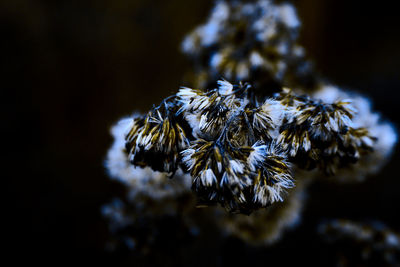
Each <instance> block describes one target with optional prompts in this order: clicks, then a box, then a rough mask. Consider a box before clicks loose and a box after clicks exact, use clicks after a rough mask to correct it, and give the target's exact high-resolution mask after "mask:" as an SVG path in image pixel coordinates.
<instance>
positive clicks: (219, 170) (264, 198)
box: [103, 0, 397, 249]
mask: <svg viewBox="0 0 400 267" xmlns="http://www.w3.org/2000/svg"><path fill="white" fill-rule="evenodd" d="M299 26H300V22H299V21H298V19H297V16H296V14H295V10H294V8H293V7H292V6H291V5H288V4H281V5H276V4H273V3H272V1H268V0H260V1H255V2H254V3H246V4H243V3H240V2H239V1H232V2H229V3H228V2H225V1H218V2H217V3H216V6H215V8H214V9H213V11H212V13H211V15H210V18H209V20H208V21H207V22H206V23H205V24H204V25H201V26H199V27H198V28H197V29H195V30H194V31H193V32H192V33H190V34H189V35H188V37H187V38H186V39H185V41H184V42H183V45H182V47H183V51H184V52H185V53H186V54H187V55H188V56H189V57H190V58H191V59H193V61H194V76H195V77H196V79H195V80H196V82H195V84H197V85H200V86H198V88H208V90H201V89H191V88H186V87H183V88H180V89H179V91H178V92H177V93H176V94H174V95H171V96H169V97H167V98H165V99H164V100H163V101H162V102H161V103H160V105H158V106H156V107H154V108H152V109H151V110H150V111H149V112H148V113H147V114H146V115H140V114H135V115H133V116H132V117H131V118H126V119H122V120H121V121H120V122H119V123H118V124H117V125H116V126H114V127H113V129H112V134H113V136H114V139H115V141H114V145H113V146H112V148H111V149H110V151H109V153H108V156H107V161H106V165H107V169H108V170H109V174H110V176H111V177H113V178H115V179H117V180H119V181H120V182H122V183H124V184H125V185H126V186H127V188H128V189H129V193H128V195H127V197H126V200H125V201H122V200H116V201H114V202H113V203H112V204H110V205H108V206H105V207H104V209H103V214H104V215H105V216H106V217H108V218H109V219H110V221H111V222H112V223H111V225H110V226H111V228H112V230H113V231H114V232H118V233H121V239H122V240H123V241H124V242H125V243H126V244H128V246H131V245H132V244H136V247H140V248H141V249H145V248H146V247H150V246H151V243H152V242H154V240H155V239H157V237H155V236H154V232H152V231H151V229H149V227H150V228H151V227H153V228H154V229H155V228H157V229H158V228H162V227H163V226H162V225H163V222H164V221H165V220H166V218H170V219H172V220H174V223H175V224H176V225H179V226H180V227H181V228H182V229H181V232H185V233H187V235H194V233H198V232H199V231H200V230H199V229H204V228H207V227H208V226H210V225H211V226H212V227H215V228H217V229H218V233H221V235H227V236H235V237H237V238H240V239H242V240H244V241H245V242H248V243H252V244H270V243H272V242H274V241H276V240H277V239H279V237H280V236H281V233H282V232H283V231H284V230H285V229H286V228H288V227H290V226H292V225H294V224H295V223H296V222H297V221H298V220H299V217H300V215H299V214H300V210H301V207H302V206H303V199H304V195H305V193H306V187H307V185H308V184H309V182H310V181H312V180H313V179H330V180H334V181H342V182H352V181H362V180H363V179H364V178H365V177H366V175H368V174H370V173H374V172H376V171H378V170H379V169H380V168H381V167H382V166H383V164H384V163H385V162H386V160H387V159H388V158H389V156H390V154H391V152H392V150H393V147H394V144H395V143H396V140H397V136H396V133H395V131H394V129H393V126H392V125H391V124H390V123H389V122H385V121H383V120H382V119H381V116H380V115H379V114H378V113H376V112H373V111H372V108H371V102H370V101H369V100H368V99H366V98H365V97H364V96H361V95H358V94H355V93H352V92H349V91H343V90H341V89H339V88H337V87H335V86H331V85H327V84H323V83H322V82H321V81H320V80H318V78H317V76H316V75H315V74H314V73H313V72H312V70H311V68H309V63H308V62H307V61H306V60H305V58H304V52H303V49H302V48H301V47H300V46H299V45H298V44H297V43H296V39H297V35H298V29H299ZM220 77H225V78H227V79H229V80H230V81H232V83H230V82H228V81H227V80H221V78H220ZM218 79H219V80H218ZM248 81H249V83H248ZM317 81H318V82H317ZM284 85H290V88H291V89H289V88H288V87H284ZM306 92H307V93H306ZM170 178H172V179H170ZM193 192H194V194H193ZM123 203H125V204H123ZM216 203H219V204H220V205H219V206H218V205H217V206H215V207H208V208H207V209H196V208H195V207H196V204H197V207H199V206H213V204H216ZM220 206H222V207H224V208H225V209H227V210H228V211H230V213H227V212H225V211H224V210H222V209H221V208H220ZM236 213H241V214H236ZM242 214H246V216H244V215H242ZM249 214H251V215H250V216H247V215H249ZM199 218H203V219H201V220H200V219H199ZM204 221H207V224H208V226H207V227H204ZM127 229H130V231H129V230H127ZM132 229H133V230H132ZM144 229H146V230H144ZM147 232H148V234H144V233H147ZM129 244H130V245H129Z"/></svg>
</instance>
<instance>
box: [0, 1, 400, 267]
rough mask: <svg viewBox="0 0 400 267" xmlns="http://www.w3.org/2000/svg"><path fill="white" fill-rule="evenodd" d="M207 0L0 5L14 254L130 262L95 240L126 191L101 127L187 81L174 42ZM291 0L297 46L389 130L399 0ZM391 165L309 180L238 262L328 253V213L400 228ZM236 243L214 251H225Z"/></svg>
mask: <svg viewBox="0 0 400 267" xmlns="http://www.w3.org/2000/svg"><path fill="white" fill-rule="evenodd" d="M212 3H213V1H211V0H203V1H184V0H168V1H166V0H115V1H105V0H96V1H90V0H87V1H75V0H68V1H67V0H65V1H46V0H42V1H40V0H37V1H31V0H4V1H1V2H0V34H1V35H0V36H1V37H2V39H1V42H0V50H1V56H0V70H1V72H0V73H1V77H2V85H1V96H2V97H1V100H2V104H1V106H2V109H3V112H2V118H3V122H2V123H1V130H2V132H3V133H5V134H6V135H8V137H7V138H4V139H3V140H4V145H5V148H6V149H5V151H6V153H4V154H5V155H4V156H5V157H6V160H5V161H3V164H4V165H5V167H6V168H5V170H6V171H5V172H3V175H2V176H3V177H2V180H3V182H5V187H4V188H5V193H6V199H5V200H4V201H3V205H2V206H3V207H4V208H5V209H4V211H3V220H4V221H5V222H6V223H7V227H6V228H3V231H4V234H5V236H6V239H5V244H6V246H7V248H8V249H10V251H14V252H15V251H16V252H17V253H18V254H16V255H18V256H16V257H14V258H13V260H14V262H15V263H18V262H22V261H28V262H35V261H39V262H41V263H46V264H55V263H56V264H57V263H59V262H61V263H62V262H67V263H87V264H91V265H94V264H97V265H99V264H104V265H113V266H118V265H123V264H127V265H129V264H134V263H135V260H137V259H132V258H131V257H130V256H129V253H119V254H118V253H117V254H115V253H114V254H112V253H109V252H106V251H105V250H104V246H105V242H106V241H107V240H108V238H109V235H110V233H109V232H108V228H107V222H106V221H105V220H104V219H102V216H101V214H100V207H101V205H103V204H105V203H106V202H108V201H110V199H111V198H112V197H114V196H117V195H121V194H123V193H124V188H123V186H122V185H120V184H118V183H115V182H112V181H110V180H109V178H108V177H107V174H106V171H105V168H104V166H103V161H104V158H105V154H106V152H107V149H108V148H109V146H110V145H111V142H112V139H111V136H110V134H109V129H110V126H111V125H112V124H113V123H115V122H116V121H117V120H118V119H119V118H120V117H122V116H126V115H130V114H131V113H132V112H133V111H147V110H148V109H149V108H151V107H152V104H154V103H158V102H159V101H160V100H161V99H162V98H164V97H166V96H168V95H170V94H172V93H174V92H176V90H177V89H178V88H179V86H180V85H182V84H184V81H183V76H184V74H185V72H186V70H188V68H191V65H190V62H189V60H187V59H186V58H185V57H184V56H183V55H182V54H181V53H180V51H179V47H180V42H181V41H182V39H183V37H184V36H185V34H186V33H188V32H189V31H190V30H192V29H193V28H194V27H195V26H196V25H198V24H200V23H202V22H204V21H205V19H206V16H207V14H208V12H209V11H210V8H211V6H212ZM292 3H293V4H294V5H295V6H296V7H297V9H298V15H299V17H300V19H301V20H302V22H303V26H302V30H301V38H300V40H301V44H303V46H304V47H305V48H306V51H307V54H308V56H309V58H311V59H312V61H313V62H314V64H315V66H316V68H317V70H318V71H319V72H320V73H321V74H322V75H323V76H325V77H327V79H329V80H330V81H332V83H334V84H337V85H339V86H341V87H343V88H349V89H353V90H357V91H359V92H362V93H364V94H367V95H368V96H370V97H371V99H373V101H374V108H375V109H376V110H379V111H380V112H382V114H383V115H384V116H385V117H386V118H388V119H390V120H391V121H392V122H394V123H395V124H396V125H397V127H398V124H399V122H400V119H399V115H398V112H397V111H398V106H399V103H400V102H399V97H400V93H399V90H400V49H399V47H400V23H399V19H398V18H399V13H398V8H396V7H395V2H392V1H388V0H382V1H378V2H370V3H368V2H366V1H361V0H353V1H345V0H325V1H320V0H299V1H292ZM185 85H189V86H190V84H185ZM9 140H12V141H9ZM399 164H400V154H399V152H398V149H397V148H396V149H395V154H394V156H393V158H392V160H391V161H390V162H389V164H387V165H386V166H385V167H384V168H383V170H382V171H381V172H380V173H379V175H375V176H372V177H370V178H369V179H368V180H367V182H365V183H362V184H355V185H341V186H340V185H332V184H323V183H317V184H314V185H313V186H312V187H311V190H310V193H309V196H308V200H307V207H306V209H305V211H304V212H303V220H302V224H301V225H300V226H299V227H298V228H297V229H296V230H295V231H293V232H289V233H287V234H286V235H285V237H284V239H283V240H282V242H281V243H279V244H278V245H277V246H275V247H274V248H273V249H270V250H262V249H257V250H242V253H243V254H242V255H241V256H237V257H238V258H236V259H235V262H236V263H248V261H250V262H255V261H257V260H259V259H262V258H264V259H265V258H268V255H272V254H273V255H274V257H275V258H280V257H282V258H285V257H286V258H287V256H286V255H292V256H291V257H290V258H291V260H292V261H293V260H296V261H299V262H302V261H304V262H310V263H323V262H324V261H325V260H326V258H324V257H325V256H326V255H325V254H323V253H322V254H319V252H318V242H317V241H315V242H314V240H316V238H317V237H316V236H315V232H316V226H317V224H318V223H319V221H320V220H321V219H324V218H349V219H354V220H361V219H367V220H368V219H374V220H381V221H383V222H385V223H386V224H387V225H388V226H389V227H391V228H392V229H394V230H397V231H399V230H400V228H399V225H400V216H399V215H398V213H399V211H400V204H399V203H400V194H399V192H400V189H399V188H400V179H399V178H400V177H399V171H398V169H397V168H398V166H399ZM233 244H235V243H233ZM232 246H233V245H231V247H232ZM231 247H228V248H226V249H224V250H223V251H221V252H220V254H221V255H222V256H224V255H225V256H226V257H227V258H229V254H230V253H232V251H231ZM199 254H200V255H199V257H207V255H202V254H201V253H199ZM286 261H290V259H286ZM229 262H230V261H229V260H224V261H223V265H227V264H228V263H229ZM136 263H138V262H137V261H136ZM139 263H140V261H139ZM139 265H140V264H139Z"/></svg>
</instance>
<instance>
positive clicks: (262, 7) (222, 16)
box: [182, 0, 313, 89]
mask: <svg viewBox="0 0 400 267" xmlns="http://www.w3.org/2000/svg"><path fill="white" fill-rule="evenodd" d="M299 28H300V21H299V19H298V17H297V15H296V11H295V9H294V7H293V6H292V5H290V4H287V3H284V4H274V3H273V1H270V0H260V1H255V2H254V3H242V2H240V1H230V2H228V1H217V3H216V5H215V7H214V8H213V10H212V12H211V14H210V16H209V18H208V20H207V22H206V23H204V24H203V25H200V26H199V27H197V28H196V29H194V30H193V31H192V32H191V33H190V34H188V36H187V37H186V38H185V40H184V41H183V43H182V50H183V52H184V53H185V54H186V55H187V56H188V57H189V58H191V59H192V60H193V61H194V65H195V68H196V70H195V80H196V85H198V86H209V85H210V83H213V82H215V80H216V79H218V78H219V77H221V76H222V77H225V78H227V79H229V80H230V81H233V82H239V81H251V82H252V84H253V85H254V86H255V87H256V88H259V87H260V86H263V85H267V84H268V85H269V86H270V87H271V86H272V85H275V86H279V85H282V84H284V85H288V86H292V85H293V84H295V85H296V86H297V87H300V86H301V87H305V86H307V87H309V86H310V84H311V83H312V80H313V77H312V75H311V73H312V70H311V67H310V63H309V62H307V61H306V60H305V59H304V49H303V48H302V47H301V46H300V45H299V44H298V43H297V36H298V32H299ZM272 87H274V86H272ZM270 89H273V88H270Z"/></svg>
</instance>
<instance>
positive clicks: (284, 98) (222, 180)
mask: <svg viewBox="0 0 400 267" xmlns="http://www.w3.org/2000/svg"><path fill="white" fill-rule="evenodd" d="M218 84H219V87H218V88H216V89H212V90H208V91H202V90H198V89H190V88H181V89H180V90H179V92H178V93H177V94H176V95H173V96H170V97H168V98H167V99H165V100H164V101H163V102H162V103H161V104H160V105H159V106H157V107H155V108H153V109H152V110H151V111H150V112H149V113H148V114H147V115H146V116H139V117H136V118H135V119H134V120H132V121H131V125H130V129H129V131H128V132H127V134H126V135H125V139H126V149H127V152H128V154H129V160H130V162H131V163H132V164H134V165H137V166H140V167H146V166H147V167H151V168H152V169H153V170H155V171H161V172H166V173H170V174H174V173H175V172H176V171H177V170H178V169H179V168H181V169H182V170H183V171H185V172H189V173H190V175H191V177H192V180H193V185H192V189H193V191H194V192H196V194H197V196H198V197H199V201H200V202H202V203H206V204H207V203H214V202H218V203H220V204H221V205H222V206H224V207H226V208H227V209H228V210H230V211H234V212H240V213H246V214H249V213H251V212H252V211H253V210H256V209H258V208H260V207H267V206H269V205H271V204H273V203H275V202H277V201H282V200H283V197H284V191H285V189H288V188H290V187H292V186H293V185H294V181H293V180H294V178H293V177H292V171H291V165H295V166H296V167H299V168H302V169H306V170H312V169H315V168H317V169H318V170H321V171H322V172H323V173H325V174H328V175H331V174H335V173H336V172H337V170H340V169H344V168H346V167H348V166H351V165H352V164H355V163H357V162H358V161H359V159H360V158H361V157H363V156H364V155H368V154H369V153H372V152H373V151H374V146H375V143H376V141H377V139H378V138H377V136H372V135H371V133H370V129H369V128H368V127H367V126H368V125H366V126H363V125H358V124H356V123H354V122H353V119H354V118H355V116H356V114H357V112H358V111H357V110H356V108H355V107H354V106H353V105H352V100H351V99H337V100H336V101H334V102H332V103H326V102H323V101H322V100H321V99H316V98H313V97H310V96H306V95H297V94H295V93H293V92H292V91H291V90H289V89H287V88H284V89H283V90H282V91H281V92H280V93H278V94H276V95H275V96H274V97H271V98H267V99H259V98H257V97H256V96H255V93H254V91H253V90H252V88H251V86H250V85H248V84H241V83H240V84H238V85H232V84H230V83H229V82H227V81H224V80H220V81H218Z"/></svg>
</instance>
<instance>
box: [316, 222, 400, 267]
mask: <svg viewBox="0 0 400 267" xmlns="http://www.w3.org/2000/svg"><path fill="white" fill-rule="evenodd" d="M319 233H320V234H321V235H322V236H323V237H324V238H325V240H326V241H327V242H329V243H332V244H335V243H337V244H339V245H340V247H341V250H342V253H343V255H342V257H345V258H348V260H347V262H348V264H349V266H350V265H351V262H352V259H354V258H356V260H357V262H365V263H369V264H372V263H374V266H398V265H399V264H400V234H399V233H397V232H395V231H393V230H391V229H389V228H388V227H386V226H385V225H384V224H382V223H380V222H373V223H358V222H353V221H350V220H345V219H335V220H330V221H327V222H325V223H322V224H321V225H320V226H319ZM349 246H351V248H350V250H348V251H346V249H349ZM349 252H351V253H349ZM349 254H350V255H349Z"/></svg>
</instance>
